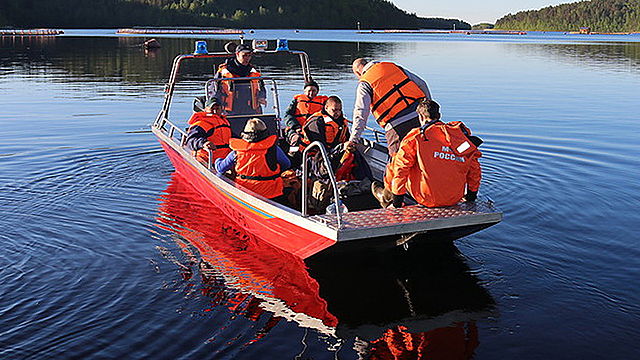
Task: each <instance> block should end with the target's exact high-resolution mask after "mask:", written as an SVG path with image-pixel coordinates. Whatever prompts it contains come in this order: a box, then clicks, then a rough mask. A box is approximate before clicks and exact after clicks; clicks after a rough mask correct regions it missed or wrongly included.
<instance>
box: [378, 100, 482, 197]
mask: <svg viewBox="0 0 640 360" xmlns="http://www.w3.org/2000/svg"><path fill="white" fill-rule="evenodd" d="M416 111H417V112H418V117H419V120H420V128H415V129H413V130H411V131H410V132H409V133H408V134H407V136H406V137H405V138H404V139H403V140H402V142H401V143H400V148H399V150H398V152H397V154H396V155H395V156H394V157H393V160H392V162H391V163H390V164H389V165H388V166H387V172H386V174H385V178H384V187H383V186H382V184H381V183H380V182H377V181H376V182H373V183H372V184H371V191H372V192H373V195H374V196H375V197H376V198H377V199H378V201H380V204H381V205H382V206H383V207H388V206H390V205H391V204H393V206H394V207H396V208H399V207H402V204H403V201H404V195H405V192H406V191H409V194H410V195H411V196H412V197H413V198H414V199H415V200H416V201H417V202H418V203H419V204H422V205H424V206H428V207H439V206H450V205H455V204H457V203H458V202H460V201H461V200H462V199H463V198H464V199H465V200H467V201H473V200H475V199H476V196H477V194H478V188H479V187H480V179H481V177H482V170H481V168H480V162H479V161H478V158H480V157H481V156H482V153H481V152H480V151H479V150H478V148H477V147H478V146H479V145H480V144H481V143H482V140H480V138H478V137H476V136H471V131H470V130H469V129H468V128H467V127H466V126H465V125H464V124H463V123H462V122H459V121H453V122H450V123H446V124H445V123H443V122H442V121H440V106H439V105H438V103H436V102H435V101H433V100H422V101H421V102H420V104H419V105H418V108H417V110H416ZM465 188H466V194H465Z"/></svg>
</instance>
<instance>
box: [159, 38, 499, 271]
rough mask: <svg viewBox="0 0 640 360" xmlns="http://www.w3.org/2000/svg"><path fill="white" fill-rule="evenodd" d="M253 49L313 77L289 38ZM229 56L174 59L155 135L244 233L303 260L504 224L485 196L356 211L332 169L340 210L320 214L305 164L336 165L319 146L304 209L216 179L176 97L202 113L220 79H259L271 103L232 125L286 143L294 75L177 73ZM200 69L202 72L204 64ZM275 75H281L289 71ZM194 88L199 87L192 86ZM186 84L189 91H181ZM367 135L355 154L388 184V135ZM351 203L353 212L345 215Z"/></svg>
mask: <svg viewBox="0 0 640 360" xmlns="http://www.w3.org/2000/svg"><path fill="white" fill-rule="evenodd" d="M241 40H243V39H241ZM272 43H275V45H276V46H275V47H274V48H272V49H270V48H269V45H270V44H272ZM252 45H253V49H254V54H255V55H256V56H257V57H259V58H263V57H264V58H266V57H271V56H273V57H275V56H283V55H287V56H293V57H294V58H295V57H297V58H299V60H300V75H301V76H300V79H301V80H309V79H311V74H310V66H309V57H308V55H307V54H306V53H305V52H304V51H299V50H293V49H290V48H289V45H288V41H287V40H286V39H278V40H276V41H269V40H253V44H252ZM230 56H232V53H231V52H230V51H229V47H227V46H225V49H221V51H219V52H209V51H208V46H207V43H206V42H204V41H198V42H197V43H196V49H195V51H194V52H193V53H190V54H182V55H178V56H176V57H175V59H174V61H173V67H172V70H171V74H170V78H169V81H168V83H167V84H166V85H165V95H164V103H163V106H162V109H161V110H160V112H159V114H158V116H157V117H156V119H155V121H154V123H153V125H152V128H151V130H152V132H153V133H154V134H155V135H156V136H157V138H158V140H159V141H160V144H161V145H162V147H163V149H164V151H165V152H166V154H167V156H168V157H169V159H170V161H171V163H172V164H173V166H174V168H175V170H176V172H178V173H179V174H180V175H181V176H182V177H184V178H185V179H187V181H188V182H189V183H191V184H192V186H193V187H194V188H196V189H197V190H198V191H199V192H200V193H202V194H203V195H204V196H205V197H206V198H208V199H209V200H210V201H211V202H212V203H214V204H215V205H216V206H217V207H219V208H220V209H221V210H222V211H223V213H224V214H225V215H226V216H228V217H229V218H231V219H232V220H233V221H234V222H235V223H236V224H237V225H238V226H239V227H241V228H242V229H243V230H244V231H247V232H248V233H251V234H254V235H255V236H257V237H258V238H260V239H261V240H262V241H265V242H267V243H269V244H271V245H273V246H275V247H277V248H280V249H282V250H285V251H287V252H288V253H291V254H293V255H294V256H297V257H300V258H302V259H305V258H308V257H311V256H313V255H315V254H317V253H319V252H322V251H326V249H328V248H343V247H349V246H356V247H374V246H375V247H381V248H384V247H395V246H404V247H408V246H409V245H410V244H411V243H412V242H413V241H428V239H429V238H430V236H432V235H433V236H437V237H439V238H443V237H445V238H449V239H452V240H455V239H458V238H460V237H463V236H466V235H469V234H472V233H475V232H477V231H480V230H482V229H485V228H487V227H489V226H492V225H494V224H497V223H499V222H500V221H501V220H502V213H501V212H500V211H498V210H497V209H496V208H495V207H494V204H493V201H492V200H491V199H490V198H488V197H486V196H480V197H479V198H478V200H476V201H474V202H461V203H459V204H456V205H454V206H449V207H441V208H428V207H425V206H422V205H419V204H416V203H415V202H413V203H411V202H410V199H409V201H407V205H406V206H404V207H402V208H399V209H384V208H381V207H380V206H379V205H377V204H375V205H377V206H375V205H374V206H365V207H361V206H355V207H354V206H351V205H350V203H349V201H341V194H340V193H339V191H338V185H337V181H336V178H335V176H334V174H333V171H328V173H329V174H328V178H329V179H328V181H329V182H330V184H331V191H332V192H333V197H332V200H331V202H332V206H333V207H334V208H335V209H337V210H336V211H335V212H334V213H318V212H316V213H314V212H312V211H310V209H309V206H308V200H309V198H310V194H311V190H310V189H309V185H308V181H307V179H309V177H310V176H311V175H310V171H309V169H308V161H307V159H308V158H309V157H310V155H311V153H312V152H314V153H315V154H316V155H317V156H321V158H322V159H323V161H324V163H325V164H327V166H328V167H329V168H330V166H331V165H330V161H329V158H328V157H329V155H328V153H327V150H326V149H325V148H324V146H323V145H322V144H321V143H319V142H314V143H311V144H310V145H309V146H307V147H306V149H305V150H304V153H303V155H302V158H303V160H302V169H300V172H301V174H300V175H301V183H302V189H301V199H302V201H301V202H302V205H301V207H300V209H293V208H289V207H287V206H284V205H281V204H278V203H276V202H274V201H271V200H269V199H266V198H264V197H262V196H260V195H258V194H255V193H253V192H251V191H249V190H248V189H245V188H243V187H241V186H237V185H236V184H235V182H234V181H233V179H231V178H229V177H226V176H223V175H221V174H217V173H216V171H215V168H214V166H213V163H212V160H211V156H210V157H209V159H210V160H209V161H208V163H203V162H201V161H200V160H198V159H197V158H196V157H195V156H194V155H193V154H192V151H190V150H189V149H187V148H186V147H185V142H186V138H187V133H186V131H185V130H184V129H185V126H186V119H187V118H188V116H184V117H181V118H179V119H175V118H173V117H170V110H171V109H173V107H172V105H174V104H175V103H176V101H175V100H174V96H176V95H185V94H186V96H190V99H193V98H195V100H194V101H193V109H194V110H196V109H198V107H197V106H198V104H200V105H201V104H203V103H204V101H206V99H207V98H209V97H211V96H213V93H212V92H211V88H212V86H213V85H214V83H215V82H216V81H218V82H220V81H230V82H232V83H234V86H240V84H241V83H242V82H244V83H245V84H246V83H248V82H250V81H260V82H262V83H263V84H265V88H267V89H268V92H270V95H271V96H269V102H268V104H267V105H265V106H264V107H263V108H262V109H261V111H260V112H259V113H257V114H255V113H254V114H229V115H228V116H227V119H228V120H229V122H230V124H231V129H232V134H233V136H234V137H239V136H240V132H241V131H242V129H243V128H244V125H245V123H246V122H247V120H249V119H250V118H255V117H257V118H260V119H261V120H262V121H263V122H264V123H265V124H266V125H267V128H268V131H269V132H270V133H271V134H275V135H277V136H278V137H279V138H280V139H284V135H283V134H284V128H283V125H282V120H281V115H280V100H279V91H278V84H282V83H283V82H284V83H286V82H287V81H292V80H291V76H287V77H284V80H283V79H281V78H278V77H277V76H268V75H266V76H265V74H262V75H261V76H260V77H247V78H232V79H227V78H225V79H213V74H211V76H210V77H209V78H208V79H198V80H197V81H195V82H194V80H193V79H192V78H191V77H190V76H181V75H179V72H180V71H181V70H184V69H189V65H188V64H190V63H193V62H202V61H208V62H214V63H215V62H216V61H217V62H218V63H220V62H222V61H224V60H226V59H227V58H229V57H230ZM196 68H197V69H201V68H200V67H198V66H196ZM209 69H210V68H209ZM274 73H275V74H282V73H283V71H276V72H274ZM195 83H200V85H194V84H195ZM181 84H186V85H185V86H184V87H181V86H180V85H181ZM202 85H204V89H203V87H202ZM178 105H180V106H183V107H184V105H185V102H178ZM190 110H191V109H189V111H190ZM183 115H186V114H183ZM189 115H190V114H189ZM368 131H369V132H368V135H366V136H364V137H363V139H361V141H360V143H359V144H358V145H357V148H358V150H359V152H360V153H361V154H362V155H363V157H364V159H365V160H366V162H367V163H368V165H369V167H370V168H371V172H372V174H373V176H374V177H375V178H376V179H382V178H383V174H384V171H385V167H386V164H387V160H388V153H387V149H386V146H385V143H384V140H383V139H384V136H382V135H383V134H382V132H380V131H377V130H376V129H368ZM318 154H319V155H318ZM317 156H316V157H317ZM342 200H345V199H342ZM345 204H346V207H347V209H346V210H347V211H343V210H342V209H343V208H344V207H345ZM351 204H353V202H351ZM350 207H351V208H350ZM418 235H420V236H418Z"/></svg>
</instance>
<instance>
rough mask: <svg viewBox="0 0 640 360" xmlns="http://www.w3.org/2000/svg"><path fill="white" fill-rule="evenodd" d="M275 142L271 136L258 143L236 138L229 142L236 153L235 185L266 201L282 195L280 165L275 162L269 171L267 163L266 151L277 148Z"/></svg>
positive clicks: (274, 137) (273, 136)
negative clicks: (262, 197) (260, 196)
mask: <svg viewBox="0 0 640 360" xmlns="http://www.w3.org/2000/svg"><path fill="white" fill-rule="evenodd" d="M276 140H277V137H276V136H275V135H271V136H269V137H268V138H266V139H264V140H261V141H258V142H248V141H246V140H243V139H236V138H232V139H231V140H230V141H229V146H230V147H231V149H232V150H233V151H235V152H236V167H235V169H236V174H237V175H236V184H238V185H241V186H243V187H245V188H247V189H249V190H251V191H253V192H255V193H256V194H259V195H262V196H264V197H266V198H267V199H273V198H275V197H278V196H280V195H282V189H283V183H282V178H281V177H280V174H281V171H280V164H278V163H277V162H276V168H275V169H271V168H270V167H269V165H268V163H267V151H268V150H269V149H270V148H272V147H274V146H277V145H276ZM274 150H275V149H274ZM274 156H275V154H274Z"/></svg>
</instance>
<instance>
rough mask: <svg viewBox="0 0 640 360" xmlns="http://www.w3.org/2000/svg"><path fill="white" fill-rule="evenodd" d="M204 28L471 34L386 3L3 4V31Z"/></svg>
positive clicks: (60, 0)
mask: <svg viewBox="0 0 640 360" xmlns="http://www.w3.org/2000/svg"><path fill="white" fill-rule="evenodd" d="M132 26H173V27H185V26H202V27H226V28H228V27H236V28H317V29H349V28H350V29H354V28H356V27H357V26H360V27H361V28H363V29H384V28H397V29H453V28H455V29H470V28H471V25H470V24H468V23H466V22H463V21H460V20H457V19H441V18H421V17H418V16H416V14H410V13H407V12H406V11H404V10H401V9H399V8H397V7H396V6H395V5H394V4H393V3H392V2H390V1H387V0H90V1H87V0H2V1H1V2H0V27H4V28H38V27H53V28H118V27H132Z"/></svg>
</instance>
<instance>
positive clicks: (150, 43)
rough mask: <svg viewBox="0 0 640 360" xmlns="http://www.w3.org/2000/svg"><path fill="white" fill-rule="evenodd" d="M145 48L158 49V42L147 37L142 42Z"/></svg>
mask: <svg viewBox="0 0 640 360" xmlns="http://www.w3.org/2000/svg"><path fill="white" fill-rule="evenodd" d="M143 46H144V48H145V49H159V48H161V46H160V43H159V42H158V40H156V39H149V40H147V41H145V42H144V43H143Z"/></svg>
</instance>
